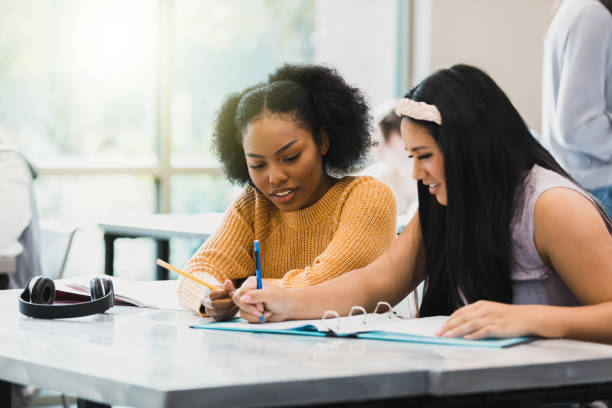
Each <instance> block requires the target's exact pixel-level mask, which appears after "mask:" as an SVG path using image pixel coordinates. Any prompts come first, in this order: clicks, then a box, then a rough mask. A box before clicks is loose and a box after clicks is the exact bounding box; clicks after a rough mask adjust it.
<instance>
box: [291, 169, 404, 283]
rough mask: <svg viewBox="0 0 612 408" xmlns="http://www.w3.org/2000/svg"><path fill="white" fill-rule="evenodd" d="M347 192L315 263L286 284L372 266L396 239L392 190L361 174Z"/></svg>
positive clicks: (319, 280)
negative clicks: (324, 246) (333, 230)
mask: <svg viewBox="0 0 612 408" xmlns="http://www.w3.org/2000/svg"><path fill="white" fill-rule="evenodd" d="M351 187H352V188H347V189H346V190H345V191H344V192H343V197H341V200H340V203H341V205H339V206H338V207H337V208H336V210H335V214H334V217H333V222H334V223H337V230H336V232H335V234H334V237H333V239H332V240H331V242H330V243H329V245H328V246H327V248H326V249H325V251H324V252H323V253H321V254H320V255H318V256H317V257H316V258H315V259H314V262H313V264H312V265H309V266H306V267H305V268H304V269H294V270H291V271H288V272H287V273H286V274H285V276H284V277H283V278H282V280H281V284H282V285H283V286H285V287H292V288H298V287H305V286H311V285H316V284H319V283H322V282H325V281H328V280H330V279H333V278H335V277H338V276H340V275H342V274H343V273H345V272H348V271H351V270H353V269H357V268H361V267H363V266H366V265H368V264H369V263H371V262H372V261H374V259H376V258H377V257H378V256H379V255H380V254H381V253H382V252H383V251H384V250H385V249H386V248H387V247H388V246H389V245H391V243H392V242H393V240H394V239H395V236H396V203H395V197H394V195H393V193H392V191H391V189H390V188H389V187H388V186H387V185H386V184H383V183H381V182H380V181H378V180H377V179H375V178H373V177H360V178H358V179H357V180H356V182H354V183H353V184H352V186H351Z"/></svg>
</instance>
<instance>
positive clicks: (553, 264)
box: [234, 65, 612, 343]
mask: <svg viewBox="0 0 612 408" xmlns="http://www.w3.org/2000/svg"><path fill="white" fill-rule="evenodd" d="M396 112H397V113H398V114H399V115H401V116H402V123H401V132H402V138H403V140H404V145H405V148H406V150H407V151H408V152H409V154H410V155H412V156H414V170H413V177H414V178H415V179H417V180H418V194H419V216H418V217H414V218H413V220H412V221H411V222H410V224H409V225H408V226H407V227H406V229H405V230H404V231H403V232H402V233H401V234H400V236H399V238H398V239H397V240H396V241H395V242H394V243H393V244H392V245H391V247H389V249H388V250H387V251H385V253H383V254H382V255H381V256H380V257H379V258H378V259H376V261H374V262H373V263H372V264H370V265H368V266H367V267H365V268H361V269H357V270H355V271H351V272H349V273H346V274H344V275H342V276H341V277H339V278H337V279H334V280H332V281H329V282H326V283H324V284H321V285H317V286H316V287H310V288H301V289H294V290H287V289H283V288H279V287H277V286H275V285H270V284H267V283H265V284H264V287H263V289H262V290H253V289H254V285H253V282H252V281H251V280H247V281H246V282H245V283H244V285H243V286H242V288H241V289H240V290H239V291H237V292H236V293H235V294H234V299H235V301H236V302H237V304H238V305H239V306H240V308H241V310H240V315H241V316H242V317H243V318H245V319H247V320H249V321H257V322H258V321H259V317H260V316H261V315H262V314H263V315H264V317H265V320H266V321H279V320H285V319H301V318H304V319H305V318H319V317H320V316H321V315H322V313H323V312H324V311H325V310H329V309H333V310H336V311H338V313H340V314H347V313H348V312H349V310H350V308H351V306H353V305H362V306H364V307H365V308H366V309H368V310H370V311H371V310H372V309H373V308H374V306H375V305H376V303H377V302H378V301H382V300H384V301H388V302H390V303H391V304H394V303H397V302H399V301H400V300H401V299H402V298H403V297H404V296H406V295H407V294H408V293H410V291H412V290H414V288H415V287H416V286H417V285H418V284H420V283H421V282H424V291H423V300H422V303H421V305H420V308H419V315H420V316H435V315H451V316H450V318H449V319H448V320H447V321H446V323H445V324H444V326H442V328H441V330H440V332H439V335H442V336H448V337H459V336H462V337H465V338H468V339H479V338H483V337H514V336H525V335H535V336H542V337H565V338H572V339H583V340H590V341H601V342H608V343H612V325H610V324H607V323H606V324H604V323H602V322H610V321H611V320H612V237H611V232H612V222H611V221H610V219H609V218H608V216H607V215H606V213H605V211H604V210H603V208H602V207H601V205H600V204H599V203H598V202H597V200H596V199H594V198H593V196H592V195H590V194H589V193H588V192H587V191H586V190H584V189H583V188H582V187H580V186H579V185H578V184H577V183H576V182H575V181H574V180H573V179H572V178H571V177H570V176H569V175H568V174H567V173H566V172H565V170H563V168H562V167H561V166H560V165H559V163H557V162H556V161H555V159H554V158H553V157H552V156H551V154H550V153H549V152H548V151H547V150H546V149H544V148H543V147H542V145H540V144H539V143H538V142H537V141H536V140H535V139H534V138H533V137H532V136H531V134H530V132H529V129H528V128H527V126H526V125H525V122H524V121H523V119H522V118H521V116H520V115H519V113H518V112H517V110H516V109H515V108H514V106H512V103H511V102H510V100H509V99H508V97H507V96H506V95H505V94H504V92H503V91H502V90H501V89H500V88H499V87H498V86H497V84H496V83H495V82H494V81H493V80H492V79H491V78H490V77H489V76H488V75H487V74H485V73H484V72H482V71H481V70H479V69H477V68H474V67H470V66H466V65H456V66H453V67H451V68H449V69H443V70H441V71H438V72H436V73H434V74H432V75H431V76H429V77H428V78H426V79H425V80H423V82H421V83H420V84H419V85H418V86H417V87H415V88H414V89H413V90H411V91H410V92H409V93H408V94H407V95H406V98H405V99H403V100H402V101H401V102H400V104H399V106H398V108H397V110H396ZM373 276H375V277H376V279H373V278H372V277H373Z"/></svg>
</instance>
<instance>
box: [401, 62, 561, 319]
mask: <svg viewBox="0 0 612 408" xmlns="http://www.w3.org/2000/svg"><path fill="white" fill-rule="evenodd" d="M406 97H407V98H410V99H412V100H415V101H422V102H426V103H429V104H432V105H435V106H436V107H437V108H438V110H439V111H440V114H441V116H442V124H441V125H440V126H438V125H436V124H434V123H432V122H426V121H419V120H415V122H416V123H418V124H419V125H421V126H423V127H425V128H426V129H427V131H428V132H429V134H431V135H432V137H433V138H434V139H435V140H436V142H437V143H438V145H439V147H440V149H441V151H442V154H443V155H444V167H445V179H446V189H447V200H448V201H447V205H446V206H442V205H440V204H439V203H438V202H437V200H436V198H435V196H432V195H431V194H429V192H428V190H427V187H426V186H424V185H423V183H422V182H421V181H419V182H418V195H419V217H420V221H421V229H422V236H423V245H424V249H425V267H426V272H425V276H426V279H425V289H424V294H423V301H422V303H421V307H420V310H419V314H420V315H421V316H433V315H440V314H450V313H452V312H453V311H454V310H456V309H457V308H459V307H460V306H462V305H463V304H464V301H467V302H468V303H472V302H474V301H476V300H480V299H484V300H493V301H498V302H504V303H511V302H512V282H511V278H510V274H511V271H512V267H513V256H512V245H511V243H512V241H511V240H512V238H511V221H512V217H513V215H514V210H515V200H516V198H517V197H519V196H520V195H521V191H522V185H523V181H524V179H525V176H526V175H527V173H528V172H529V170H530V169H531V168H532V167H533V165H535V164H538V165H540V166H541V167H543V168H546V169H549V170H552V171H555V172H557V173H559V174H561V175H562V176H564V177H567V178H568V179H570V180H572V178H571V177H570V176H569V175H568V174H567V173H566V172H565V170H563V168H562V167H561V166H560V165H559V163H557V161H556V160H555V159H554V158H553V157H552V156H551V154H550V153H549V152H548V151H547V150H546V149H545V148H544V147H542V145H540V143H538V141H537V140H536V139H535V138H534V137H533V136H532V135H531V133H530V131H529V129H528V127H527V125H526V124H525V122H524V121H523V119H522V118H521V116H520V114H519V113H518V111H517V110H516V109H515V108H514V106H513V105H512V103H511V102H510V100H509V99H508V97H507V96H506V94H505V93H504V92H503V91H502V90H501V89H500V88H499V86H497V84H496V83H495V82H494V81H493V80H492V79H491V78H490V77H489V76H488V75H487V74H485V73H484V72H482V71H481V70H479V69H478V68H475V67H471V66H467V65H455V66H453V67H451V68H449V69H443V70H440V71H438V72H436V73H434V74H432V75H431V76H429V77H428V78H426V79H425V80H423V82H421V83H420V84H419V85H417V86H416V87H415V88H413V89H412V90H411V91H410V92H408V93H407V94H406ZM403 120H413V119H410V118H406V119H403Z"/></svg>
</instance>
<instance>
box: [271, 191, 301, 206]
mask: <svg viewBox="0 0 612 408" xmlns="http://www.w3.org/2000/svg"><path fill="white" fill-rule="evenodd" d="M296 192H297V189H296V188H289V189H284V190H278V191H275V192H274V193H272V194H270V196H271V197H272V198H273V199H274V201H276V202H277V203H282V204H286V203H288V202H290V201H291V200H293V198H294V197H295V194H296Z"/></svg>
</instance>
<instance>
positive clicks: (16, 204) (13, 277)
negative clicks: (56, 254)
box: [0, 136, 40, 289]
mask: <svg viewBox="0 0 612 408" xmlns="http://www.w3.org/2000/svg"><path fill="white" fill-rule="evenodd" d="M35 177H36V170H35V169H34V167H33V166H31V165H30V164H29V163H28V161H27V160H26V159H25V158H24V157H23V156H22V155H21V154H20V153H19V151H18V150H17V148H16V147H15V145H13V144H12V143H11V142H10V141H9V140H8V139H6V138H4V137H2V136H0V203H2V205H1V207H0V208H1V211H0V258H2V259H4V260H5V261H7V262H5V265H10V269H11V270H6V271H0V272H2V273H0V289H15V288H22V287H24V285H25V283H26V282H27V281H28V280H29V279H30V278H31V277H32V276H35V275H40V257H39V252H38V214H37V210H36V201H35V199H34V194H33V188H32V181H33V179H34V178H35ZM9 260H13V261H12V262H8V261H9Z"/></svg>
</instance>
